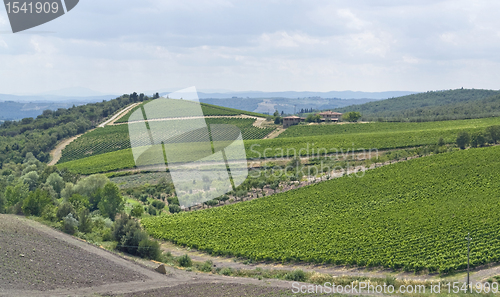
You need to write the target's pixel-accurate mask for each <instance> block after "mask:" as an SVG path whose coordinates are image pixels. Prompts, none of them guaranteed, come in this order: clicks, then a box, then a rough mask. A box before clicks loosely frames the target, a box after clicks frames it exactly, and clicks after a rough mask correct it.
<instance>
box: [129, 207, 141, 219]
mask: <svg viewBox="0 0 500 297" xmlns="http://www.w3.org/2000/svg"><path fill="white" fill-rule="evenodd" d="M143 213H144V209H143V208H142V206H141V205H139V204H137V205H135V206H134V208H132V210H131V211H130V215H132V216H134V217H136V218H140V217H141V216H142V214H143Z"/></svg>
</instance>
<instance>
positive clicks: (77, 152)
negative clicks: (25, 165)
mask: <svg viewBox="0 0 500 297" xmlns="http://www.w3.org/2000/svg"><path fill="white" fill-rule="evenodd" d="M206 122H207V124H208V125H210V124H230V125H235V126H237V127H238V128H240V130H241V133H242V137H243V139H244V140H250V139H262V138H264V137H265V136H266V135H268V134H269V133H271V132H272V131H274V128H259V127H254V126H253V123H254V122H255V119H247V118H245V119H243V118H209V119H206ZM129 148H130V139H129V130H128V125H117V126H106V127H104V128H98V129H96V130H94V131H92V132H89V133H86V134H85V135H83V136H81V137H79V138H78V139H76V140H75V141H73V142H72V143H70V144H69V145H68V146H67V147H66V148H65V149H64V150H63V151H62V157H61V160H60V161H59V163H65V162H69V161H74V160H78V159H83V158H87V157H91V156H96V155H100V154H104V153H110V152H114V151H119V150H123V149H129Z"/></svg>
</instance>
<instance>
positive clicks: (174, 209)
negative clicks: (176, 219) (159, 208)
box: [168, 205, 181, 213]
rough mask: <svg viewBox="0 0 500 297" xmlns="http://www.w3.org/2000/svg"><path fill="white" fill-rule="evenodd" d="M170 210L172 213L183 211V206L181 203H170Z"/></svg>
mask: <svg viewBox="0 0 500 297" xmlns="http://www.w3.org/2000/svg"><path fill="white" fill-rule="evenodd" d="M168 211H170V213H178V212H181V208H180V206H179V205H169V206H168Z"/></svg>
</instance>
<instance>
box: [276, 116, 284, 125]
mask: <svg viewBox="0 0 500 297" xmlns="http://www.w3.org/2000/svg"><path fill="white" fill-rule="evenodd" d="M274 123H275V124H277V125H279V124H283V118H282V117H280V116H277V117H276V118H275V119H274Z"/></svg>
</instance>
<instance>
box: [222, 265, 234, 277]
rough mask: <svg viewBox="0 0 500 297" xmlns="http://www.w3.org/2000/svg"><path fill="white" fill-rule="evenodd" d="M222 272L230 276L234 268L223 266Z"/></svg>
mask: <svg viewBox="0 0 500 297" xmlns="http://www.w3.org/2000/svg"><path fill="white" fill-rule="evenodd" d="M220 274H222V275H226V276H229V275H231V274H233V270H232V269H231V268H230V267H226V268H222V270H221V271H220Z"/></svg>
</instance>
